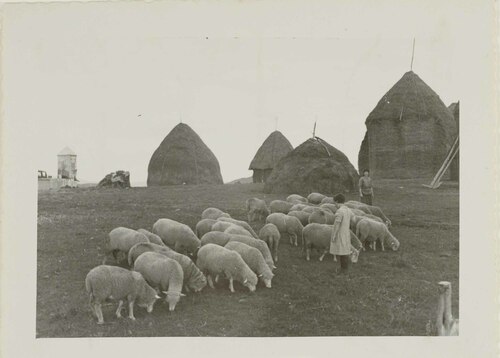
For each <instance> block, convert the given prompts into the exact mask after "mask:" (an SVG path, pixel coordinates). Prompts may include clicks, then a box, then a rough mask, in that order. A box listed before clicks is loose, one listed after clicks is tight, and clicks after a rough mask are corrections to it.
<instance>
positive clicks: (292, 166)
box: [264, 137, 359, 194]
mask: <svg viewBox="0 0 500 358" xmlns="http://www.w3.org/2000/svg"><path fill="white" fill-rule="evenodd" d="M358 178H359V177H358V173H357V172H356V169H355V168H354V166H353V165H352V164H351V163H350V162H349V159H347V157H346V156H345V155H344V154H343V153H342V152H341V151H339V150H338V149H336V148H334V147H332V146H331V145H330V144H328V143H327V142H325V141H324V140H322V139H320V138H318V137H315V138H311V139H308V140H306V141H305V142H304V143H302V144H301V145H299V146H298V147H297V148H295V149H294V150H293V151H291V152H290V153H288V155H287V156H285V157H284V158H283V159H281V160H280V161H279V162H278V164H277V165H276V167H275V168H274V170H273V171H272V172H271V175H270V176H269V178H268V180H267V183H266V185H265V187H264V190H265V191H266V192H273V193H297V194H306V193H312V192H319V193H323V194H334V193H339V192H343V191H352V190H354V189H355V188H356V187H357V182H358Z"/></svg>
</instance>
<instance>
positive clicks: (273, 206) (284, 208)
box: [269, 200, 294, 214]
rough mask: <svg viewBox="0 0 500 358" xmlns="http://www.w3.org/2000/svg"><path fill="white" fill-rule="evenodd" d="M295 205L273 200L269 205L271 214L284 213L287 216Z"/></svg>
mask: <svg viewBox="0 0 500 358" xmlns="http://www.w3.org/2000/svg"><path fill="white" fill-rule="evenodd" d="M293 205H294V204H292V203H289V202H288V201H283V200H273V201H271V203H270V204H269V211H271V213H283V214H286V213H288V212H289V211H290V209H291V208H292V206H293Z"/></svg>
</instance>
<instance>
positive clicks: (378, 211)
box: [345, 201, 392, 227]
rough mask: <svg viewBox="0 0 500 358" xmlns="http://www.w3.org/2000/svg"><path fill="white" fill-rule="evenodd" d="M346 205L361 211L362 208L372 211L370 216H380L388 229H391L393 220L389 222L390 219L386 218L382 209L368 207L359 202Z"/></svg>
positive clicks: (349, 202)
mask: <svg viewBox="0 0 500 358" xmlns="http://www.w3.org/2000/svg"><path fill="white" fill-rule="evenodd" d="M345 205H347V206H348V207H351V206H355V207H356V208H357V209H360V210H362V209H361V208H366V209H368V210H369V211H370V212H369V213H368V214H372V215H375V216H378V217H379V218H380V219H382V221H383V222H384V223H385V224H386V225H387V227H391V224H392V223H391V220H389V218H388V217H387V216H385V214H384V212H383V211H382V209H380V208H379V207H378V206H373V205H367V204H364V203H360V202H359V201H348V202H347V203H345Z"/></svg>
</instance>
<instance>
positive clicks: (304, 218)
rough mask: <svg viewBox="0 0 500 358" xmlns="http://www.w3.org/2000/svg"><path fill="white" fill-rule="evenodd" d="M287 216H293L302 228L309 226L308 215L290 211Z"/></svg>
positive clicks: (302, 212)
mask: <svg viewBox="0 0 500 358" xmlns="http://www.w3.org/2000/svg"><path fill="white" fill-rule="evenodd" d="M288 215H289V216H295V217H296V218H297V219H299V220H300V223H301V224H302V225H304V226H306V225H307V224H309V215H311V214H309V213H306V212H305V211H300V210H294V211H290V212H289V213H288Z"/></svg>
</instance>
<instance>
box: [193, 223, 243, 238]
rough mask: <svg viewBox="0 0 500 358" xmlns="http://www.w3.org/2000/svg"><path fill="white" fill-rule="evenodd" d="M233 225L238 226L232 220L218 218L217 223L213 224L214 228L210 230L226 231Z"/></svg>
mask: <svg viewBox="0 0 500 358" xmlns="http://www.w3.org/2000/svg"><path fill="white" fill-rule="evenodd" d="M232 226H236V225H234V224H232V223H230V222H227V221H219V220H216V221H215V223H214V224H213V225H212V229H211V230H210V231H220V232H224V231H226V229H228V228H230V227H232ZM249 234H250V233H249ZM202 237H203V236H202Z"/></svg>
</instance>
